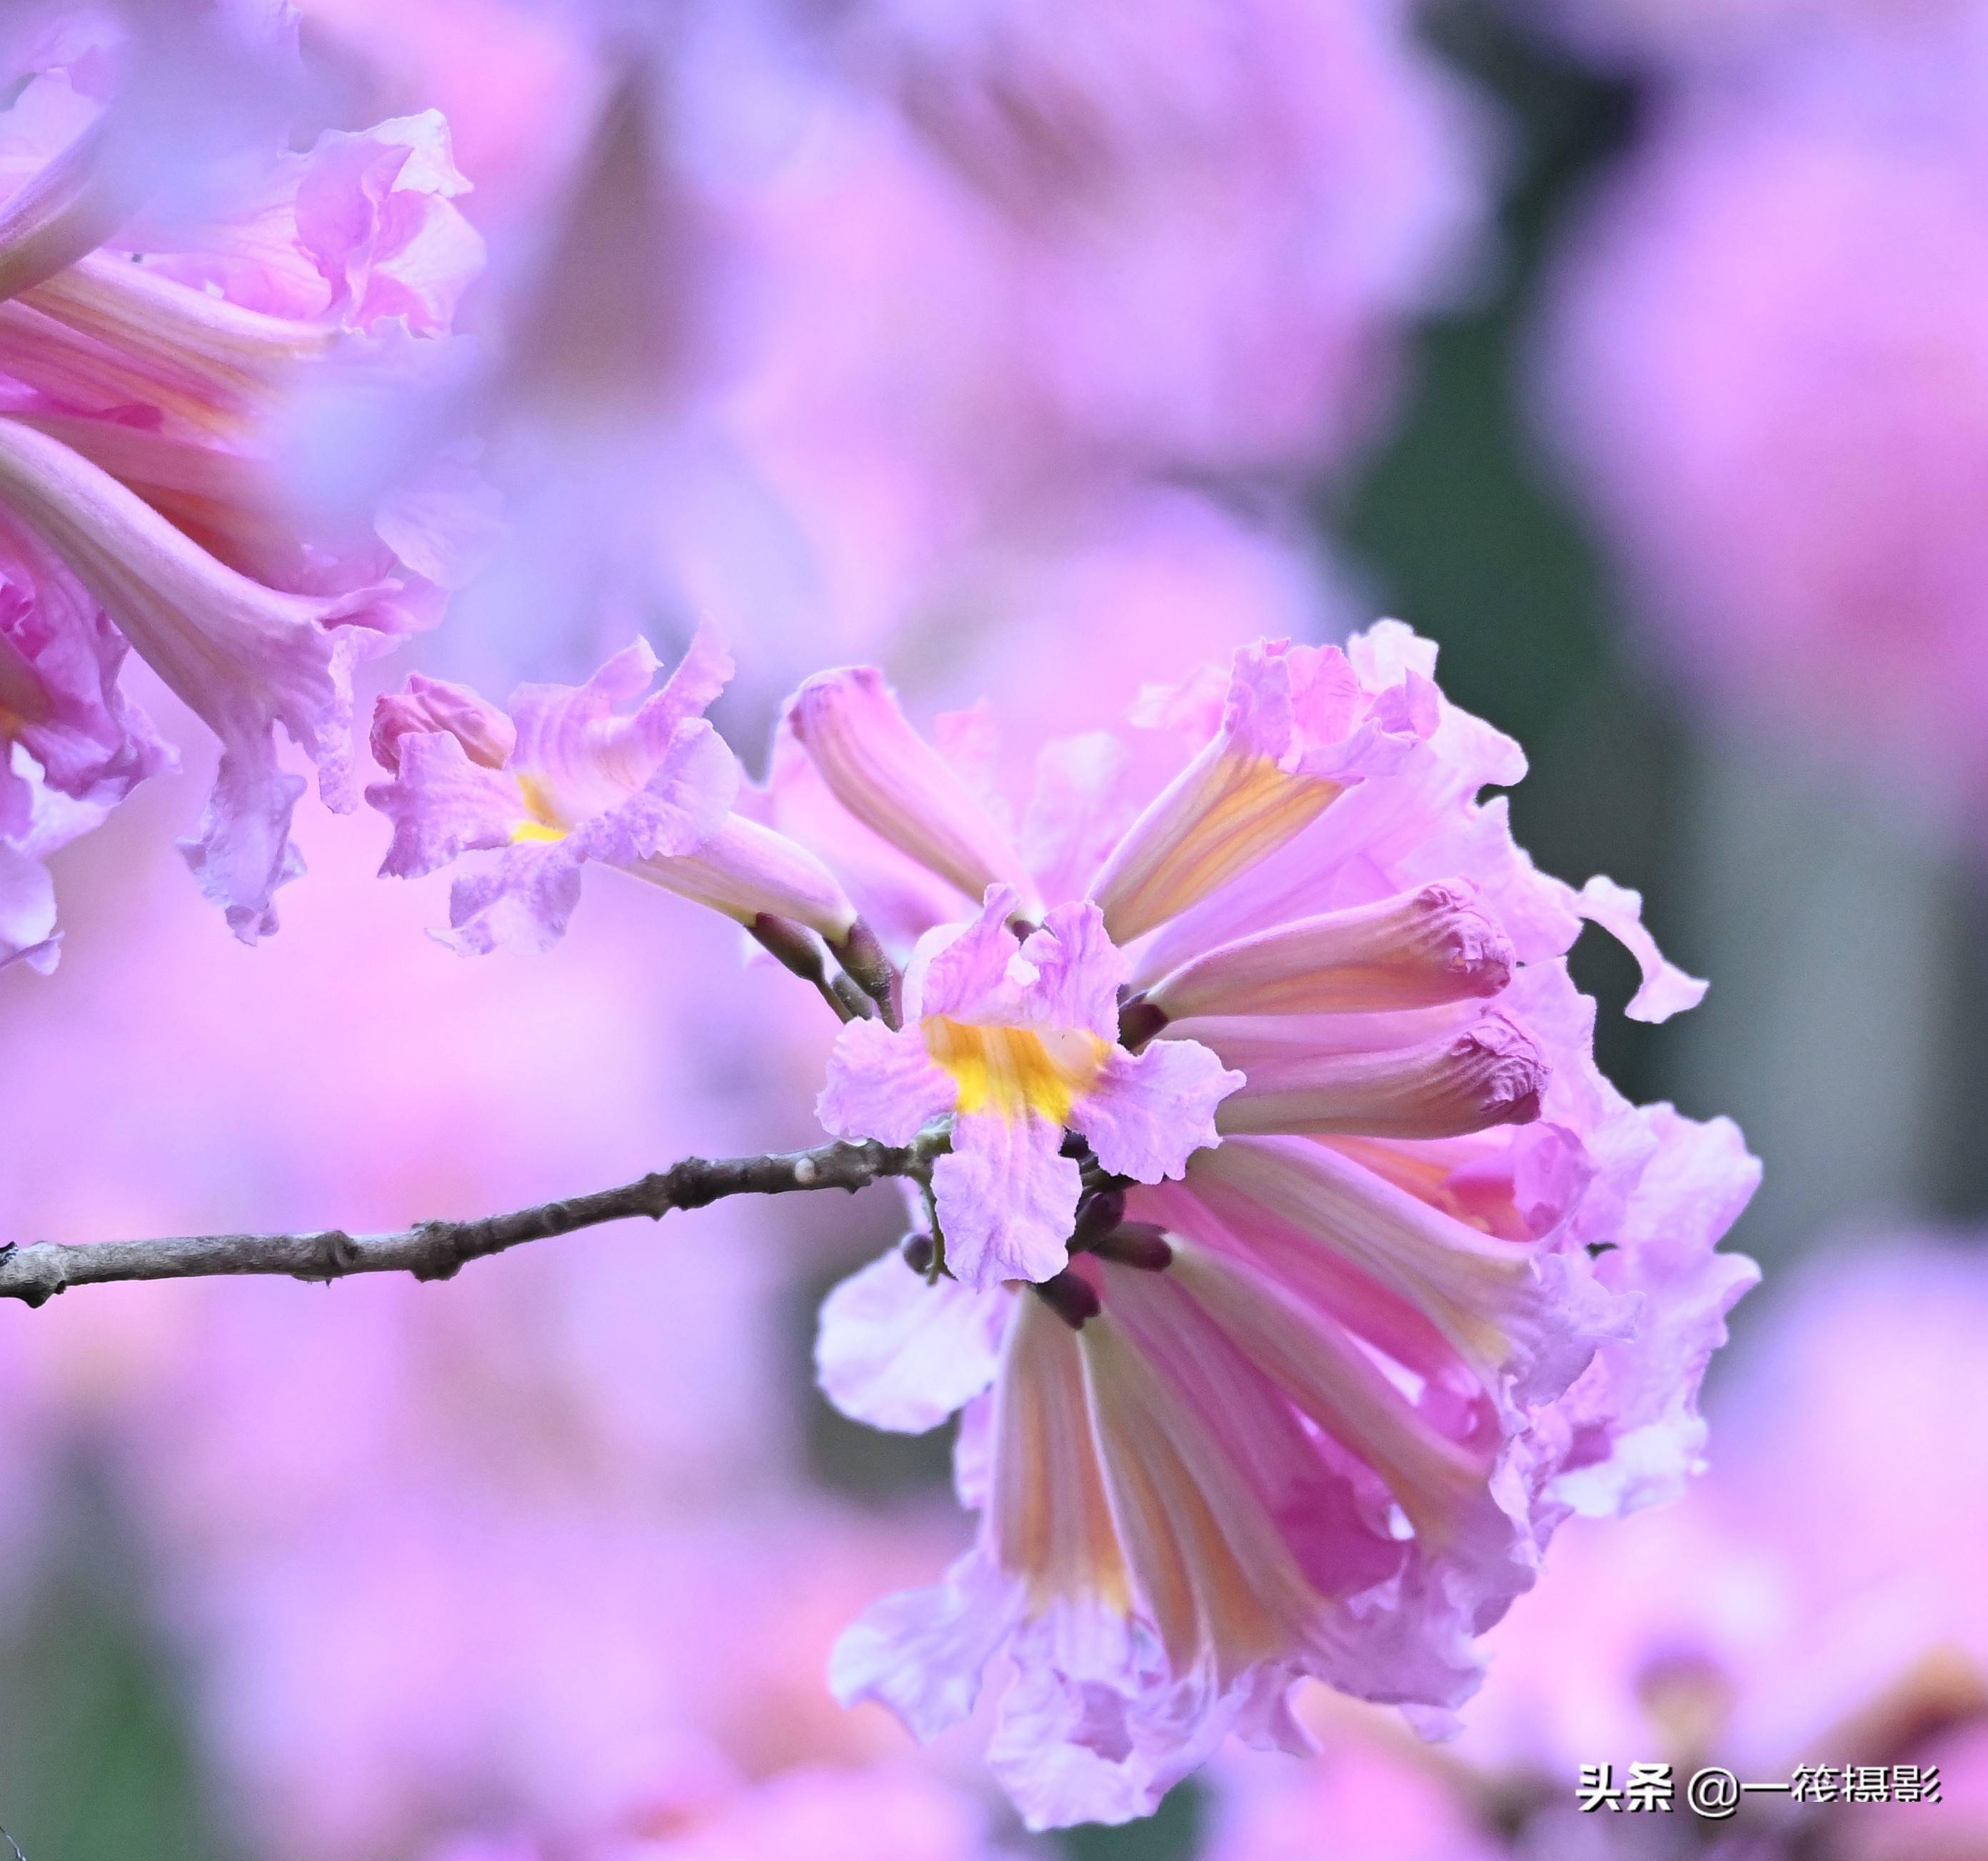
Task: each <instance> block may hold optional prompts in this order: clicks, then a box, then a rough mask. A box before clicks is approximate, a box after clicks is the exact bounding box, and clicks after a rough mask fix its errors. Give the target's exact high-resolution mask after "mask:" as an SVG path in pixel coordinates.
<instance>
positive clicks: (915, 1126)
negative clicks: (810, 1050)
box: [814, 1021, 958, 1144]
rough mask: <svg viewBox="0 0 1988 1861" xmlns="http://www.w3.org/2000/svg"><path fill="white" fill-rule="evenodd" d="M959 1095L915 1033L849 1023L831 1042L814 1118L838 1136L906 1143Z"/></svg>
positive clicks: (877, 1023)
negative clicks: (824, 1077)
mask: <svg viewBox="0 0 1988 1861" xmlns="http://www.w3.org/2000/svg"><path fill="white" fill-rule="evenodd" d="M956 1098H958V1092H957V1090H956V1088H955V1086H954V1084H953V1082H952V1080H951V1079H950V1078H948V1077H947V1075H946V1074H945V1071H943V1070H942V1068H939V1067H938V1065H936V1064H935V1063H934V1061H933V1060H932V1057H931V1054H929V1053H928V1052H927V1051H925V1040H924V1039H923V1037H921V1035H920V1034H918V1032H917V1030H915V1029H912V1028H905V1029H901V1030H899V1029H894V1028H890V1027H885V1026H884V1024H883V1023H882V1022H881V1021H851V1022H850V1023H849V1024H848V1025H847V1027H844V1029H843V1030H842V1031H841V1033H840V1034H837V1036H836V1037H835V1047H834V1050H833V1051H832V1052H831V1053H830V1055H829V1057H828V1078H827V1081H826V1082H825V1083H824V1084H823V1087H822V1088H821V1092H820V1096H819V1097H818V1098H816V1100H815V1107H814V1110H815V1116H816V1118H820V1121H821V1126H822V1128H823V1130H824V1131H827V1132H831V1133H833V1135H835V1136H837V1137H852V1138H854V1137H872V1138H874V1139H877V1142H879V1143H883V1144H908V1143H909V1142H911V1139H913V1138H915V1137H916V1136H917V1135H918V1133H919V1132H920V1131H921V1130H922V1129H924V1128H925V1125H926V1124H927V1123H928V1122H929V1121H930V1120H931V1119H933V1118H940V1117H943V1116H944V1115H945V1113H947V1112H950V1111H951V1110H952V1108H953V1105H954V1102H955V1100H956Z"/></svg>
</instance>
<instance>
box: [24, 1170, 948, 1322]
mask: <svg viewBox="0 0 1988 1861" xmlns="http://www.w3.org/2000/svg"><path fill="white" fill-rule="evenodd" d="M945 1141H946V1140H945V1139H944V1138H938V1139H931V1138H929V1137H928V1138H921V1139H919V1141H918V1142H916V1143H913V1144H908V1145H890V1144H877V1143H860V1144H852V1143H841V1144H823V1145H820V1146H818V1147H817V1148H816V1149H813V1150H796V1151H792V1152H786V1154H783V1155H772V1156H752V1157H726V1158H721V1159H716V1160H713V1159H709V1158H705V1157H686V1158H685V1159H683V1161H682V1162H680V1163H675V1164H672V1165H671V1167H670V1168H669V1169H663V1170H657V1171H654V1172H651V1174H650V1175H648V1176H642V1177H640V1178H638V1179H637V1180H636V1181H634V1182H633V1183H623V1184H622V1185H621V1186H620V1188H618V1189H596V1190H594V1191H593V1193H591V1194H588V1195H583V1196H567V1197H566V1198H564V1199H562V1200H560V1201H556V1202H542V1203H538V1204H536V1206H532V1207H530V1208H522V1209H516V1210H513V1211H512V1213H509V1214H508V1215H486V1216H483V1217H482V1218H481V1219H480V1220H474V1221H424V1222H421V1223H419V1224H418V1225H417V1226H416V1227H411V1228H403V1229H401V1230H399V1231H398V1232H397V1233H391V1234H348V1233H346V1231H345V1230H343V1228H327V1229H325V1230H323V1231H322V1232H320V1233H302V1234H191V1235H179V1236H171V1237H163V1238H161V1239H158V1240H105V1241H96V1242H90V1243H83V1244H81V1245H75V1244H69V1243H63V1242H59V1241H52V1240H45V1241H39V1242H37V1243H35V1244H34V1245H33V1246H32V1247H15V1246H13V1245H12V1244H8V1245H7V1246H5V1247H0V1298H9V1299H19V1300H22V1301H24V1302H25V1303H26V1304H29V1305H42V1304H46V1303H47V1302H48V1301H49V1300H50V1299H52V1298H54V1297H55V1296H56V1294H57V1293H59V1292H66V1291H68V1290H69V1287H72V1286H98V1285H103V1284H107V1283H109V1282H110V1281H117V1280H182V1279H203V1278H206V1277H210V1276H211V1275H214V1274H235V1273H268V1274H288V1275H289V1277H291V1278H292V1279H299V1280H327V1281H328V1280H340V1279H345V1278H347V1277H350V1275H352V1274H356V1273H411V1274H413V1275H414V1277H415V1278H416V1279H418V1280H445V1279H448V1278H451V1277H453V1276H454V1275H455V1274H456V1273H457V1272H458V1271H460V1270H461V1269H462V1267H464V1266H465V1265H466V1264H468V1262H469V1261H471V1260H481V1259H482V1258H483V1257H485V1255H486V1254H502V1252H503V1251H504V1250H505V1249H506V1248H507V1247H521V1246H522V1245H523V1244H524V1243H526V1241H532V1240H551V1239H553V1237H555V1236H557V1235H560V1234H570V1233H574V1232H576V1230H579V1229H581V1228H590V1227H599V1226H600V1224H601V1223H603V1222H608V1221H622V1220H627V1219H628V1218H630V1217H631V1216H637V1215H646V1216H648V1217H649V1219H650V1220H652V1221H660V1220H661V1219H662V1218H663V1216H665V1215H667V1214H668V1213H670V1212H671V1210H674V1209H694V1208H703V1207H705V1206H708V1204H709V1203H713V1202H718V1201H722V1200H723V1199H725V1197H726V1196H783V1195H788V1194H791V1193H793V1192H795V1191H796V1190H800V1189H850V1190H854V1189H862V1188H864V1187H867V1186H868V1185H869V1184H871V1183H876V1182H880V1181H881V1180H882V1179H884V1177H886V1176H911V1177H915V1178H917V1179H919V1180H921V1181H922V1180H924V1179H925V1177H926V1176H927V1175H928V1172H929V1171H930V1169H931V1162H932V1159H933V1158H934V1156H936V1155H937V1154H938V1152H939V1151H940V1150H942V1149H944V1148H945Z"/></svg>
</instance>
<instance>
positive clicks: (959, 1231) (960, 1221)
mask: <svg viewBox="0 0 1988 1861" xmlns="http://www.w3.org/2000/svg"><path fill="white" fill-rule="evenodd" d="M868 1025H869V1024H868V1023H867V1022H853V1023H851V1024H850V1027H847V1028H844V1030H843V1034H844V1037H847V1035H848V1034H849V1033H850V1031H851V1029H853V1028H854V1027H867V1026H868ZM897 1141H898V1142H903V1141H904V1140H903V1139H898V1140H897ZM1062 1145H1063V1132H1062V1130H1061V1128H1060V1127H1058V1126H1057V1125H1053V1124H1052V1123H1050V1122H1049V1120H1048V1119H1046V1118H1043V1117H1040V1116H1039V1115H1036V1113H1034V1112H1027V1113H1024V1114H1023V1115H1019V1116H1009V1115H1004V1114H1002V1113H1001V1112H962V1113H961V1114H960V1115H959V1116H958V1118H955V1119H954V1121H953V1128H952V1149H951V1150H950V1151H949V1152H947V1154H946V1155H945V1156H942V1157H941V1158H940V1159H938V1162H937V1163H936V1164H935V1165H934V1166H933V1168H932V1193H933V1194H934V1196H935V1197H936V1198H937V1199H938V1218H939V1225H940V1227H942V1229H943V1230H945V1260H946V1265H947V1267H948V1268H949V1269H950V1271H952V1274H954V1275H955V1277H957V1278H958V1280H959V1281H961V1282H962V1284H965V1285H967V1286H970V1287H974V1288H975V1290H986V1289H990V1288H992V1287H995V1286H997V1285H999V1284H1000V1283H1001V1282H1002V1281H1003V1280H1046V1279H1048V1278H1050V1277H1052V1276H1053V1275H1054V1274H1057V1273H1060V1272H1061V1271H1063V1267H1064V1265H1065V1264H1066V1263H1067V1260H1068V1257H1069V1250H1070V1229H1071V1227H1072V1225H1073V1223H1074V1222H1075V1220H1076V1218H1077V1196H1078V1195H1079V1193H1080V1189H1081V1187H1082V1180H1081V1176H1080V1172H1079V1171H1078V1169H1077V1165H1076V1163H1075V1162H1074V1161H1073V1160H1072V1159H1070V1158H1069V1157H1067V1156H1063V1154H1062Z"/></svg>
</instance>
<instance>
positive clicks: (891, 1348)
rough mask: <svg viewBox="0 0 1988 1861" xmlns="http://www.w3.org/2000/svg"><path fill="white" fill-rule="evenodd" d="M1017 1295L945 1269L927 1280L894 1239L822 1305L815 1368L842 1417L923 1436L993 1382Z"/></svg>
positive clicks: (822, 1384) (824, 1391)
mask: <svg viewBox="0 0 1988 1861" xmlns="http://www.w3.org/2000/svg"><path fill="white" fill-rule="evenodd" d="M1012 1311H1013V1301H1011V1300H1010V1299H1009V1298H1007V1297H1006V1296H1005V1295H1004V1294H999V1293H976V1292H971V1291H968V1290H967V1288H966V1287H964V1286H962V1285H961V1284H958V1282H957V1281H954V1280H951V1279H948V1278H946V1277H944V1276H941V1277H939V1278H938V1279H937V1280H936V1281H932V1282H931V1284H927V1283H926V1281H925V1276H924V1275H923V1274H921V1273H918V1272H915V1271H913V1270H912V1269H911V1267H909V1266H908V1265H907V1264H905V1260H904V1256H903V1254H901V1253H900V1252H899V1251H898V1250H897V1249H896V1248H895V1247H893V1248H892V1249H891V1250H890V1252H889V1253H887V1254H884V1256H883V1257H882V1258H881V1259H880V1260H873V1261H872V1262H871V1264H869V1265H868V1266H867V1267H864V1268H863V1269H862V1271H860V1272H859V1273H857V1274H854V1275H852V1276H851V1277H850V1278H848V1279H846V1280H844V1281H843V1282H842V1284H840V1285H839V1286H837V1287H836V1288H835V1290H834V1291H833V1292H831V1293H830V1294H829V1295H828V1298H827V1301H826V1302H825V1303H824V1304H823V1306H822V1308H821V1324H820V1330H819V1331H818V1332H817V1333H816V1338H815V1359H814V1360H815V1370H816V1375H817V1377H818V1379H819V1380H820V1384H821V1388H822V1392H823V1394H824V1395H825V1396H827V1398H828V1399H829V1400H830V1402H832V1403H834V1405H835V1406H836V1407H837V1408H838V1409H840V1410H841V1411H842V1413H844V1415H847V1416H850V1417H851V1418H852V1419H854V1420H856V1421H859V1422H867V1423H869V1424H870V1426H871V1427H873V1428H888V1429H892V1430H897V1431H898V1432H900V1433H906V1434H921V1433H924V1432H925V1430H927V1429H928V1428H936V1427H937V1426H938V1425H939V1423H941V1422H942V1421H944V1420H945V1418H946V1417H947V1416H948V1415H950V1414H952V1412H953V1411H954V1410H955V1409H958V1408H961V1407H963V1406H965V1404H966V1403H969V1402H971V1401H972V1399H974V1398H975V1396H978V1395H979V1394H980V1392H982V1390H983V1389H986V1388H987V1386H989V1384H990V1383H991V1382H993V1380H994V1372H995V1370H996V1368H997V1367H998V1365H999V1362H1000V1352H1001V1339H1002V1335H1003V1333H1004V1332H1005V1331H1006V1328H1007V1323H1008V1320H1009V1317H1010V1316H1011V1315H1012Z"/></svg>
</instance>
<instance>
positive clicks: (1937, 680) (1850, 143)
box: [1540, 27, 1988, 796]
mask: <svg viewBox="0 0 1988 1861" xmlns="http://www.w3.org/2000/svg"><path fill="white" fill-rule="evenodd" d="M1985 59H1988V43H1982V42H1979V40H1978V35H1976V33H1975V32H1973V30H1972V29H1971V27H1970V28H1969V29H1967V30H1955V31H1952V32H1936V31H1933V30H1931V29H1927V30H1925V31H1922V32H1917V33H1911V34H1908V33H1904V32H1900V33H1898V34H1896V35H1895V36H1893V37H1892V38H1891V39H1888V40H1874V39H1872V38H1871V37H1869V36H1862V35H1852V36H1846V37H1845V38H1844V39H1842V40H1840V41H1831V42H1827V43H1826V44H1822V45H1814V44H1807V45H1804V46H1802V47H1801V48H1800V55H1799V56H1790V57H1789V58H1788V59H1784V60H1782V61H1780V62H1779V63H1776V64H1774V65H1773V66H1770V67H1768V68H1767V69H1760V70H1757V71H1756V72H1753V73H1750V75H1748V76H1746V77H1743V78H1736V79H1733V80H1729V81H1726V82H1723V83H1706V84H1705V85H1703V86H1695V87H1686V88H1683V89H1681V90H1678V91H1675V92H1674V93H1671V94H1669V95H1668V96H1665V99H1664V100H1662V103H1660V104H1659V106H1658V108H1657V110H1656V112H1655V118H1654V120H1653V123H1652V127H1651V129H1650V130H1649V132H1648V135H1647V137H1646V138H1645V141H1644V143H1643V144H1642V146H1641V147H1639V148H1638V150H1637V151H1636V152H1635V154H1633V155H1632V156H1631V157H1630V159H1629V161H1628V163H1627V164H1626V165H1625V168H1624V169H1623V171H1621V173H1619V174H1617V175H1615V176H1614V177H1613V178H1611V181H1610V182H1609V183H1608V185H1607V187H1606V188H1604V190H1603V191H1601V192H1600V193H1599V194H1598V195H1597V197H1596V198H1594V200H1593V201H1591V203H1590V204H1589V205H1588V207H1587V210H1586V212H1585V215H1584V219H1583V222H1582V225H1581V227H1580V228H1577V231H1576V233H1575V235H1574V242H1573V243H1572V245H1570V249H1569V252H1568V255H1567V260H1566V262H1565V269H1564V275H1563V276H1562V277H1561V279H1560V281H1559V286H1558V289H1559V296H1558V298H1557V302H1556V304H1555V306H1554V319H1553V320H1552V321H1551V322H1550V323H1549V324H1548V326H1547V328H1546V329H1545V330H1543V332H1542V333H1541V337H1540V357H1541V360H1542V362H1543V365H1544V367H1545V369H1546V371H1547V394H1548V397H1549V405H1548V408H1547V413H1548V418H1549V419H1550V423H1551V428H1550V430H1551V431H1553V432H1554V434H1555V435H1556V436H1557V438H1559V439H1560V442H1561V443H1562V444H1563V445H1564V447H1565V448H1566V449H1567V452H1568V454H1569V455H1570V463H1571V465H1572V466H1573V468H1574V475H1573V479H1572V482H1574V483H1575V484H1576V485H1577V486H1578V487H1579V488H1580V490H1581V495H1582V496H1583V497H1584V499H1585V500H1586V501H1587V502H1588V503H1589V504H1590V505H1591V507H1592V508H1593V509H1594V510H1595V512H1596V513H1597V516H1598V517H1599V519H1601V523H1602V524H1603V526H1604V530H1605V531H1606V533H1607V534H1608V536H1609V537H1610V539H1611V541H1613V542H1614V543H1615V544H1616V545H1617V546H1618V549H1619V550H1620V552H1621V560H1622V564H1623V569H1624V572H1625V586H1626V587H1627V588H1628V590H1630V594H1629V600H1630V602H1631V605H1632V607H1633V608H1634V609H1635V614H1636V618H1638V619H1640V620H1641V621H1643V622H1644V623H1645V624H1646V625H1647V627H1648V629H1649V635H1650V642H1651V646H1652V650H1653V651H1654V652H1655V653H1656V654H1657V655H1658V656H1659V657H1660V658H1661V659H1662V662H1663V663H1664V665H1665V669H1667V670H1668V671H1670V672H1672V673H1673V674H1674V675H1675V676H1677V677H1679V678H1681V679H1682V680H1684V681H1686V682H1688V684H1689V689H1690V690H1691V692H1692V701H1693V702H1694V704H1695V705H1698V706H1699V707H1702V708H1705V709H1714V710H1716V711H1719V712H1723V713H1725V714H1726V716H1728V717H1729V719H1731V720H1732V722H1733V725H1734V726H1735V727H1738V728H1747V729H1759V728H1760V727H1762V726H1763V725H1764V726H1767V727H1770V728H1779V729H1781V730H1783V731H1784V732H1787V733H1790V735H1799V736H1801V737H1802V738H1804V739H1806V741H1807V743H1808V744H1810V745H1811V746H1815V747H1817V748H1819V749H1821V750H1823V751H1824V753H1826V754H1834V755H1838V756H1843V757H1845V758H1851V757H1854V759H1855V760H1856V761H1857V763H1858V764H1859V765H1861V766H1863V767H1864V768H1865V770H1868V771H1869V772H1870V774H1871V776H1872V777H1875V779H1876V780H1879V781H1881V782H1885V783H1899V782H1902V781H1909V782H1912V783H1916V784H1917V785H1918V786H1919V787H1921V788H1922V789H1923V788H1925V787H1936V788H1947V787H1961V788H1963V790H1965V791H1966V793H1968V794H1969V795H1970V796H1971V795H1973V794H1975V793H1978V792H1979V790H1980V785H1981V783H1982V782H1983V780H1984V778H1988V766H1983V763H1982V760H1981V759H1982V744H1981V735H1980V728H1979V725H1980V718H1981V716H1982V715H1983V707H1984V705H1988V637H1985V636H1984V633H1983V628H1982V625H1981V617H1982V614H1983V605H1984V602H1988V555H1984V553H1983V550H1982V548H1981V546H1980V526H1979V525H1978V523H1976V521H1975V520H1974V519H1975V517H1976V513H1977V509H1978V506H1979V502H1980V490H1981V486H1982V483H1983V479H1984V476H1988V334H1984V332H1983V330H1982V328H1981V327H1980V319H1979V318H1978V317H1977V316H1975V315H1974V313H1973V306H1975V305H1976V303H1979V302H1980V297H1981V294H1982V289H1983V281H1984V279H1988V209H1984V206H1983V200H1984V191H1983V174H1984V172H1988V170H1985V169H1984V163H1988V143H1984V138H1983V130H1982V110H1981V99H1982V96H1983V91H1984V88H1988V64H1984V60H1985ZM1762 228H1772V235H1771V237H1763V234H1762Z"/></svg>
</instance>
